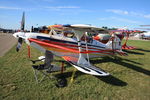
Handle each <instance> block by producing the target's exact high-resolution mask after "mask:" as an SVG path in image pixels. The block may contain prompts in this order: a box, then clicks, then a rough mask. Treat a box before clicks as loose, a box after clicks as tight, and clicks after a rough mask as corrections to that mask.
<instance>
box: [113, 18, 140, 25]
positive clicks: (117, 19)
mask: <svg viewBox="0 0 150 100" xmlns="http://www.w3.org/2000/svg"><path fill="white" fill-rule="evenodd" d="M112 19H113V20H116V21H120V22H126V23H132V24H137V23H140V22H139V21H135V20H130V19H125V18H118V17H112Z"/></svg>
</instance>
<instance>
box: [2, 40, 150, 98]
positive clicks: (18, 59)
mask: <svg viewBox="0 0 150 100" xmlns="http://www.w3.org/2000/svg"><path fill="white" fill-rule="evenodd" d="M128 44H129V45H133V46H136V47H138V49H137V50H128V51H126V52H128V55H129V56H127V57H123V56H118V57H115V58H114V57H104V58H94V59H91V63H93V64H94V65H95V66H97V67H100V68H102V69H104V70H105V71H107V72H109V73H110V74H111V76H108V77H95V76H92V75H87V74H84V73H81V72H78V71H77V72H76V75H75V76H76V77H75V80H74V81H73V83H72V84H70V83H69V81H70V79H71V73H72V71H73V70H74V68H73V67H70V66H71V65H69V64H67V63H65V66H66V71H65V72H64V75H65V77H66V78H67V80H68V85H67V87H64V88H57V87H56V86H55V83H56V80H50V79H48V78H45V80H43V81H42V82H41V83H40V84H36V82H35V79H34V74H33V70H32V68H31V65H32V63H31V61H30V59H29V58H28V57H27V47H26V45H25V44H24V45H23V47H22V50H21V51H19V53H17V52H16V51H15V47H13V48H12V49H11V50H10V51H9V52H8V53H7V54H6V55H5V56H4V57H1V58H0V100H150V77H149V76H150V67H149V66H150V41H131V40H130V41H129V43H128ZM31 51H32V52H31V56H32V57H31V59H37V57H38V56H41V55H43V54H42V53H40V52H39V51H37V50H36V49H34V48H32V50H31ZM56 59H57V60H61V59H60V58H57V57H56ZM57 64H59V65H60V64H61V63H60V62H57ZM57 74H59V73H53V75H57Z"/></svg>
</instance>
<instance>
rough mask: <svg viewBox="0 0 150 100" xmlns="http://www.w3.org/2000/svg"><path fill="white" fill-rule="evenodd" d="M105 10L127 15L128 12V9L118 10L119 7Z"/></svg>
mask: <svg viewBox="0 0 150 100" xmlns="http://www.w3.org/2000/svg"><path fill="white" fill-rule="evenodd" d="M106 11H107V12H112V13H116V14H123V15H128V14H129V12H128V11H123V10H119V9H107V10H106Z"/></svg>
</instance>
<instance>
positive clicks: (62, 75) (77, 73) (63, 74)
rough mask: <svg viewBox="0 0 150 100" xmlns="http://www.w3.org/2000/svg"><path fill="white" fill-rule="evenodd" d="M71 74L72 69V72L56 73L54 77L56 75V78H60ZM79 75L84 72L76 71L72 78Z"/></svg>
mask: <svg viewBox="0 0 150 100" xmlns="http://www.w3.org/2000/svg"><path fill="white" fill-rule="evenodd" d="M72 74H73V71H72V72H64V73H60V74H56V75H55V77H57V78H61V77H63V78H69V77H71V76H72ZM81 75H85V74H84V73H82V72H80V71H76V72H75V76H74V79H76V78H78V77H80V76H81Z"/></svg>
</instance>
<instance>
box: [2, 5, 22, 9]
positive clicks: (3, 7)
mask: <svg viewBox="0 0 150 100" xmlns="http://www.w3.org/2000/svg"><path fill="white" fill-rule="evenodd" d="M0 9H5V10H22V8H17V7H7V6H0Z"/></svg>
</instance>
